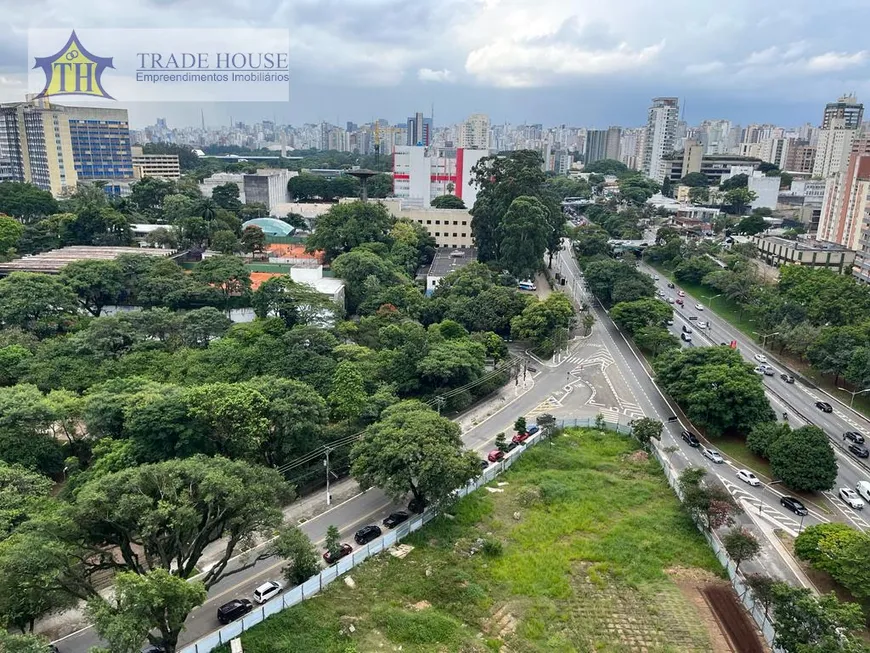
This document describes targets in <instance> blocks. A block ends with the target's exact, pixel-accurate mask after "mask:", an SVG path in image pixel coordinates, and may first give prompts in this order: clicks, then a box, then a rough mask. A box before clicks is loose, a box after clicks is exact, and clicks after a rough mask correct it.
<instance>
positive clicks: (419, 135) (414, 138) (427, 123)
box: [407, 111, 432, 147]
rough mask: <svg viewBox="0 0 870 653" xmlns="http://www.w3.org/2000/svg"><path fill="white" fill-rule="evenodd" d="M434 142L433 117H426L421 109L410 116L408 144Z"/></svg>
mask: <svg viewBox="0 0 870 653" xmlns="http://www.w3.org/2000/svg"><path fill="white" fill-rule="evenodd" d="M431 144H432V118H424V117H423V114H422V113H420V112H419V111H418V112H417V113H415V114H414V115H413V116H411V117H409V118H408V142H407V145H425V146H427V147H428V146H429V145H431Z"/></svg>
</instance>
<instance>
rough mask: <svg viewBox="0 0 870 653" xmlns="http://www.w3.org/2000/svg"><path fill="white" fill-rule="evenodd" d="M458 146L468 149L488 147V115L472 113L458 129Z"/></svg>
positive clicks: (485, 148)
mask: <svg viewBox="0 0 870 653" xmlns="http://www.w3.org/2000/svg"><path fill="white" fill-rule="evenodd" d="M458 140H459V147H463V148H467V149H469V150H488V149H489V116H488V115H486V114H484V113H474V114H472V115H470V116H468V120H466V121H465V122H464V123H462V126H461V127H460V129H459V139H458Z"/></svg>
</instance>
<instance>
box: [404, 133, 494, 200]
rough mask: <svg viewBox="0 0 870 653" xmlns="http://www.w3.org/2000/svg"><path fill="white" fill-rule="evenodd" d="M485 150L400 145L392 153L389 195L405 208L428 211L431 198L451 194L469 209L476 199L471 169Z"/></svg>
mask: <svg viewBox="0 0 870 653" xmlns="http://www.w3.org/2000/svg"><path fill="white" fill-rule="evenodd" d="M488 155H489V151H488V150H467V149H465V148H462V147H458V148H453V147H423V146H420V145H404V146H401V147H396V148H395V151H394V152H393V195H394V196H395V197H397V198H400V199H403V200H406V203H407V204H408V205H416V206H419V207H421V208H429V207H430V206H431V202H432V199H433V198H435V197H438V196H439V195H448V194H453V195H456V196H457V197H459V198H461V199H462V200H463V201H464V202H465V206H467V207H469V208H471V207H472V206H474V202H475V201H476V200H477V186H476V185H474V184H473V183H472V181H471V179H472V176H471V168H472V167H474V165H475V164H476V163H477V162H478V161H480V160H481V159H482V158H483V157H485V156H488Z"/></svg>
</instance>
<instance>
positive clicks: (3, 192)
mask: <svg viewBox="0 0 870 653" xmlns="http://www.w3.org/2000/svg"><path fill="white" fill-rule="evenodd" d="M58 211H59V209H58V204H57V200H55V199H54V197H52V195H51V193H49V192H48V191H45V190H41V189H39V188H37V187H36V186H34V185H33V184H21V183H18V182H14V181H3V182H0V213H2V214H4V215H11V216H12V217H14V218H18V219H19V220H23V221H25V222H31V221H32V220H34V219H35V218H42V217H45V216H49V215H54V214H55V213H57V212H58Z"/></svg>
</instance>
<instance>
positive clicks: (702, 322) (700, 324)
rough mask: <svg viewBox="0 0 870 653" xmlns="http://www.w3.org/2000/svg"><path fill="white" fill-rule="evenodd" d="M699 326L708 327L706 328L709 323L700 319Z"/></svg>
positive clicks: (700, 327)
mask: <svg viewBox="0 0 870 653" xmlns="http://www.w3.org/2000/svg"><path fill="white" fill-rule="evenodd" d="M698 328H699V329H706V328H707V323H706V322H704V321H703V320H699V321H698Z"/></svg>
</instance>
